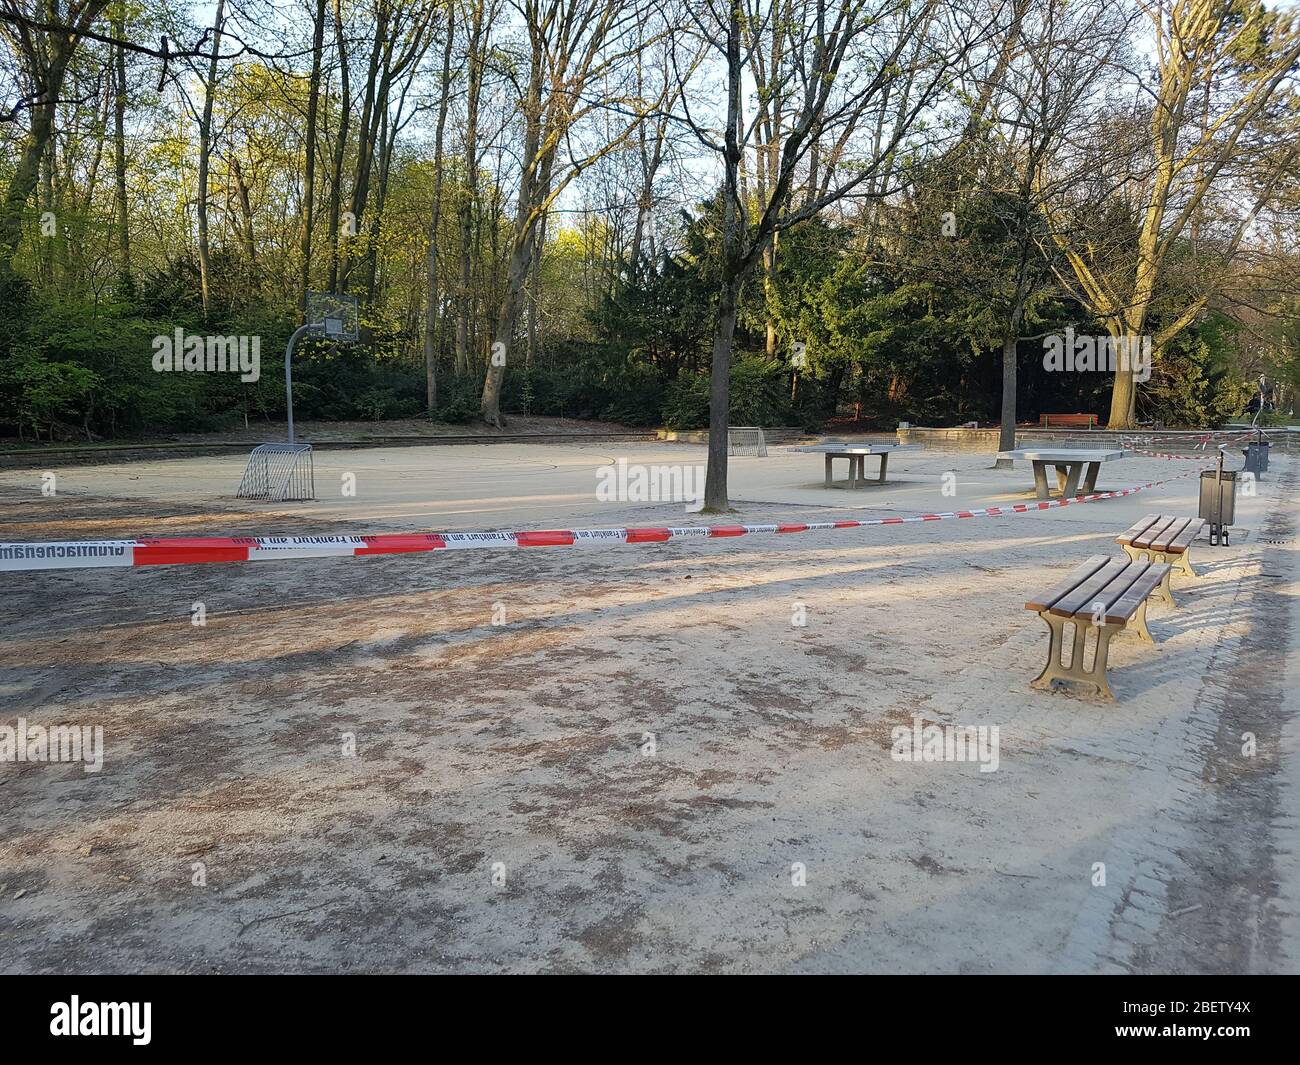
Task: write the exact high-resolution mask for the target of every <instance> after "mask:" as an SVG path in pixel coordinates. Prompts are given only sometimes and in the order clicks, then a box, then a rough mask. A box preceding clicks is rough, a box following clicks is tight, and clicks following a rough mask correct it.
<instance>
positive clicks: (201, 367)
mask: <svg viewBox="0 0 1300 1065" xmlns="http://www.w3.org/2000/svg"><path fill="white" fill-rule="evenodd" d="M153 368H154V369H155V370H156V371H157V372H158V373H181V372H185V373H238V374H239V379H240V380H241V381H243V382H245V383H246V384H251V383H252V382H254V381H256V380H257V379H258V378H259V377H261V376H262V338H261V337H260V336H252V337H245V336H231V337H223V336H199V335H197V334H194V333H191V334H190V335H189V336H186V335H185V330H183V329H181V328H180V327H179V326H177V328H176V331H175V333H174V334H173V335H172V336H156V337H154V338H153Z"/></svg>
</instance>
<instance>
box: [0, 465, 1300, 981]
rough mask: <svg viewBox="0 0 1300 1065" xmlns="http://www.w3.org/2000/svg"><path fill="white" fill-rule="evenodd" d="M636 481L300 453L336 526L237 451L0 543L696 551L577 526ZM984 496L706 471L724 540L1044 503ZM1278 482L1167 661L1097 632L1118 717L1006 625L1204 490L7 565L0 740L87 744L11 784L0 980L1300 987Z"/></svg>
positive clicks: (615, 518)
mask: <svg viewBox="0 0 1300 1065" xmlns="http://www.w3.org/2000/svg"><path fill="white" fill-rule="evenodd" d="M620 457H622V458H626V459H627V460H628V462H631V463H646V462H650V463H670V462H688V463H689V462H703V449H702V448H692V447H689V446H686V445H672V446H670V445H659V446H655V445H645V444H631V445H621V446H618V447H612V448H611V447H608V446H605V447H594V448H593V447H589V446H586V445H551V446H548V447H540V446H534V445H527V446H520V445H504V444H503V445H491V446H486V445H484V446H479V445H474V446H466V447H443V448H427V449H425V448H419V449H415V448H401V449H392V450H383V449H377V450H364V451H356V452H320V453H319V454H318V456H317V458H318V464H317V489H318V494H319V495H320V497H321V498H320V499H319V500H318V501H317V502H315V503H307V504H291V505H280V506H265V505H247V504H243V503H239V502H238V501H235V500H233V499H231V498H229V494H232V491H231V487H230V486H233V484H234V483H236V482H237V480H238V474H239V470H240V468H241V467H242V462H241V461H238V460H232V461H227V460H222V459H196V460H182V461H178V462H170V463H132V464H123V465H120V466H96V467H74V468H66V469H60V470H59V471H58V474H59V482H58V483H59V489H60V491H59V495H58V496H56V497H55V498H53V499H45V498H41V497H40V495H39V492H38V487H39V479H38V474H37V472H33V471H5V472H4V473H3V474H0V540H54V539H64V538H69V539H70V538H80V537H92V536H93V537H113V536H131V535H147V534H162V535H168V534H189V535H199V534H219V533H223V532H259V533H276V532H300V531H301V532H308V531H318V532H322V533H334V532H357V531H367V532H384V531H393V530H398V531H400V530H404V529H411V528H420V529H430V530H433V529H454V528H491V527H513V528H546V527H556V526H564V525H581V526H589V527H590V526H617V525H625V524H637V525H647V524H664V523H667V522H673V523H693V522H699V521H702V520H703V519H701V518H700V516H699V515H685V514H684V513H683V508H682V507H681V506H680V505H672V504H661V505H637V506H633V505H629V504H626V503H624V504H617V503H614V504H604V505H602V504H598V503H597V502H595V500H594V488H595V484H596V472H595V471H596V470H597V469H598V468H599V467H600V465H601V463H602V462H608V461H614V460H616V459H617V458H620ZM1235 464H1236V463H1234V465H1235ZM990 465H991V461H990V458H989V457H988V456H978V455H955V454H945V453H941V452H933V451H922V452H910V453H902V454H899V455H897V456H896V457H895V458H894V459H893V460H892V461H891V464H890V474H891V481H892V483H891V484H888V485H886V486H883V487H880V488H871V489H866V490H864V491H861V492H848V491H843V490H834V489H833V490H830V491H827V490H826V489H824V488H822V487H821V486H820V482H821V477H822V467H821V458H820V456H816V455H806V454H788V453H785V452H782V451H776V450H774V451H773V455H772V457H770V458H769V459H767V460H757V459H740V460H734V467H733V469H734V478H733V485H734V488H733V495H734V499H735V503H736V507H737V511H738V513H737V515H736V520H742V521H772V520H777V519H794V520H811V519H817V520H821V519H825V518H826V517H828V516H834V515H849V514H851V515H852V516H854V517H863V516H883V515H886V514H914V513H922V512H926V511H935V510H954V509H961V508H967V507H981V506H988V505H991V504H996V503H999V502H1001V503H1005V502H1018V501H1022V500H1025V499H1027V498H1029V497H1030V492H1029V489H1030V484H1031V476H1030V473H1029V471H1028V469H1027V468H1021V467H1019V466H1018V467H1017V468H1016V469H1014V470H1011V471H1003V470H993V469H990V468H989V467H990ZM1186 468H1187V467H1186V466H1185V465H1184V464H1181V463H1174V462H1164V461H1157V460H1147V459H1140V458H1139V459H1132V460H1126V461H1124V462H1119V463H1111V464H1108V465H1107V466H1106V467H1103V472H1102V478H1103V484H1102V487H1122V486H1124V485H1126V484H1134V483H1141V482H1144V481H1147V480H1151V479H1153V478H1157V477H1169V476H1172V475H1174V474H1176V473H1181V472H1183V471H1184V470H1185V469H1186ZM840 469H841V470H842V469H843V466H841V467H840ZM873 469H874V463H869V466H868V473H869V474H870V473H872V472H873ZM348 472H351V473H354V474H356V483H357V487H358V494H357V496H356V497H342V496H340V497H338V498H333V497H331V496H330V495H329V494H328V493H327V492H326V490H325V488H326V486H327V485H328V486H333V485H336V484H338V483H339V481H340V479H341V478H342V475H343V474H344V473H348ZM948 472H951V473H953V474H954V477H953V478H949V479H948V483H951V484H955V487H956V495H955V496H950V495H944V494H943V485H944V483H945V478H944V476H943V475H944V474H945V473H948ZM217 485H225V486H228V487H227V488H226V489H225V491H226V493H227V494H226V495H225V496H220V495H219V494H218V493H219V491H220V489H217V488H215V487H214V486H217ZM1298 485H1300V468H1298V465H1297V462H1296V460H1295V459H1294V458H1285V457H1275V458H1274V461H1273V469H1272V471H1271V472H1270V475H1269V476H1268V478H1267V479H1266V480H1265V481H1264V482H1263V483H1262V484H1261V485H1260V492H1259V495H1258V496H1257V497H1255V498H1251V499H1242V500H1240V501H1239V509H1238V515H1237V525H1238V526H1239V527H1240V528H1241V529H1243V530H1247V531H1248V532H1246V533H1245V534H1244V535H1239V536H1238V537H1237V539H1236V540H1235V541H1234V543H1233V545H1232V546H1231V547H1227V548H1210V547H1208V546H1204V545H1198V549H1197V552H1196V555H1195V558H1196V565H1197V568H1198V570H1200V572H1201V574H1202V576H1201V577H1200V579H1199V580H1196V581H1190V580H1188V579H1187V578H1181V579H1178V578H1176V579H1175V590H1176V592H1177V593H1178V594H1179V598H1180V607H1179V609H1178V610H1176V611H1169V610H1168V609H1165V608H1161V607H1158V606H1157V607H1154V608H1153V611H1152V615H1151V626H1152V630H1153V632H1154V633H1155V635H1156V638H1157V640H1158V641H1160V642H1159V643H1158V645H1157V646H1155V647H1152V646H1150V645H1146V644H1142V643H1140V642H1139V641H1138V640H1137V639H1136V638H1135V637H1134V636H1132V635H1125V636H1122V637H1120V638H1119V639H1118V640H1117V641H1116V642H1115V643H1114V644H1113V645H1112V655H1111V662H1112V666H1111V679H1112V685H1113V687H1114V688H1115V690H1116V693H1117V695H1118V697H1119V701H1118V703H1116V704H1106V703H1101V702H1098V701H1096V700H1093V699H1090V698H1086V697H1082V696H1078V695H1073V694H1069V693H1054V694H1050V695H1049V694H1042V693H1037V692H1034V691H1032V690H1031V689H1030V688H1029V687H1028V681H1029V680H1030V679H1031V678H1032V677H1033V676H1034V675H1035V674H1036V673H1037V672H1038V670H1039V668H1040V667H1041V665H1042V660H1043V658H1044V656H1045V653H1046V644H1047V639H1046V628H1045V627H1044V626H1043V624H1042V623H1041V622H1040V621H1039V620H1038V619H1037V618H1035V617H1034V616H1033V615H1032V614H1030V613H1028V612H1026V611H1024V610H1023V609H1022V606H1023V602H1024V600H1025V598H1026V596H1027V594H1029V593H1032V592H1035V591H1038V590H1040V588H1041V587H1043V586H1046V585H1049V584H1052V583H1055V581H1056V580H1057V579H1059V577H1060V575H1061V574H1062V572H1063V571H1065V570H1068V569H1069V568H1071V567H1072V566H1073V565H1074V564H1075V563H1076V562H1078V561H1080V560H1082V559H1083V558H1084V557H1086V556H1087V555H1089V554H1092V553H1096V552H1104V553H1117V548H1115V546H1114V544H1113V537H1114V535H1115V534H1116V533H1118V532H1120V531H1122V530H1123V529H1124V528H1126V527H1127V526H1128V525H1129V524H1131V523H1132V522H1133V521H1134V520H1136V519H1137V518H1138V517H1140V516H1141V515H1142V514H1144V513H1148V512H1151V511H1156V510H1158V511H1162V512H1174V513H1194V512H1195V502H1196V500H1195V490H1196V489H1195V478H1194V477H1185V478H1182V479H1180V480H1178V481H1175V482H1173V483H1170V484H1168V485H1165V486H1162V487H1161V488H1158V489H1154V490H1152V491H1150V492H1144V493H1140V494H1139V495H1137V496H1136V497H1131V498H1128V499H1120V500H1109V501H1103V502H1098V503H1093V504H1087V505H1082V506H1077V507H1074V506H1072V507H1068V508H1064V509H1058V510H1051V511H1047V512H1043V513H1035V514H1032V515H1027V516H1023V517H1015V518H1006V519H975V520H947V521H939V522H930V523H924V524H910V525H903V526H891V527H887V528H869V529H862V530H846V531H841V532H827V533H817V534H806V535H799V536H781V537H777V536H768V537H745V538H740V539H728V540H713V541H686V542H674V543H669V544H664V545H656V546H619V547H612V548H602V549H591V550H578V549H554V550H545V549H539V550H529V551H511V552H440V553H436V554H434V555H422V556H388V557H373V558H366V559H322V560H304V561H292V562H267V563H257V564H244V565H207V566H194V567H158V568H153V567H150V568H147V569H143V570H132V571H112V570H103V571H94V570H85V571H65V572H57V571H56V572H41V573H31V574H12V573H6V574H0V696H2V698H3V703H2V704H0V705H3V707H4V711H3V715H2V716H0V724H4V723H9V724H12V723H13V720H14V719H15V718H17V717H24V718H26V719H27V720H28V721H30V722H32V723H40V724H44V725H47V726H48V725H54V724H60V723H67V724H99V725H102V726H103V728H104V733H105V747H106V750H105V758H104V766H103V769H102V771H100V772H98V773H86V772H84V771H83V770H82V768H81V767H80V766H76V765H68V764H55V765H49V764H31V763H27V764H5V763H0V968H2V969H3V970H5V971H11V972H40V971H121V970H126V971H131V970H139V969H144V970H156V971H184V972H189V971H197V972H209V971H222V972H231V971H283V970H286V969H287V970H311V971H332V970H340V969H352V970H366V971H425V970H434V971H442V970H454V971H569V970H599V971H698V970H705V971H746V972H749V971H789V972H824V971H868V972H874V971H882V972H886V971H907V972H1009V971H1016V972H1019V971H1032V972H1095V971H1116V972H1122V971H1131V972H1136V971H1169V970H1175V971H1214V972H1222V971H1233V972H1237V971H1241V972H1247V971H1250V972H1260V971H1297V970H1300V952H1297V943H1296V934H1295V933H1296V928H1295V923H1296V922H1295V917H1294V914H1295V913H1296V909H1297V898H1296V892H1297V888H1296V880H1297V876H1296V874H1297V867H1296V864H1295V855H1296V853H1297V852H1298V851H1300V848H1297V847H1296V842H1297V841H1296V828H1297V823H1298V821H1297V815H1300V798H1298V797H1297V791H1300V788H1298V787H1296V786H1293V784H1294V782H1295V781H1296V780H1297V779H1300V778H1298V776H1297V774H1296V772H1295V764H1294V759H1295V757H1296V754H1295V750H1294V746H1295V745H1294V717H1295V714H1296V710H1297V705H1296V697H1295V695H1294V692H1295V691H1296V690H1297V688H1296V686H1295V675H1294V670H1295V668H1296V661H1297V658H1298V657H1300V655H1297V652H1296V647H1297V643H1298V641H1300V583H1298V582H1300V551H1298V548H1297V544H1296V541H1295V537H1296V535H1297V532H1296V524H1297V518H1298V516H1300V514H1298V512H1300V504H1298V503H1297V495H1298V493H1297V486H1298ZM1273 541H1276V543H1275V542H1273ZM196 603H202V604H203V606H204V609H205V610H206V622H207V623H206V625H204V626H202V627H198V626H195V625H193V624H191V617H192V611H193V608H194V604H196ZM801 611H802V614H803V615H806V625H803V626H798V625H795V624H793V623H792V622H793V620H794V619H795V618H796V617H797V616H800V614H801ZM1288 670H1291V671H1292V673H1291V674H1290V675H1288ZM918 719H919V720H921V721H923V722H926V723H931V722H933V723H951V724H963V725H984V726H997V727H998V729H999V735H1000V748H999V763H998V768H997V770H996V771H995V772H980V771H979V767H978V766H977V765H975V764H972V763H952V762H928V763H905V762H899V761H895V760H893V759H892V758H891V730H892V729H893V728H894V727H896V726H910V725H912V723H913V722H914V721H916V720H918ZM1245 732H1251V733H1253V734H1254V735H1255V736H1256V737H1257V748H1258V750H1257V753H1256V754H1255V755H1254V756H1253V757H1245V756H1243V755H1242V752H1241V748H1242V738H1241V737H1242V734H1243V733H1245ZM349 738H350V739H351V742H354V744H355V753H354V754H353V753H345V747H346V746H347V745H348V744H349ZM1287 744H1289V746H1285V745H1287ZM1283 750H1286V751H1288V752H1289V753H1287V755H1286V756H1285V757H1283V755H1282V753H1281V752H1282V751H1283ZM1097 863H1104V865H1105V870H1106V878H1105V883H1104V884H1096V883H1095V881H1096V879H1097V872H1096V866H1097ZM200 867H201V872H202V874H203V879H205V881H206V882H205V883H203V884H196V883H195V882H194V881H195V879H196V878H197V877H198V874H199V871H200ZM800 870H802V871H803V873H804V877H803V878H802V879H804V880H806V882H805V883H802V884H796V883H795V882H794V881H796V880H800V879H801V878H800V876H799V875H798V874H799V872H800Z"/></svg>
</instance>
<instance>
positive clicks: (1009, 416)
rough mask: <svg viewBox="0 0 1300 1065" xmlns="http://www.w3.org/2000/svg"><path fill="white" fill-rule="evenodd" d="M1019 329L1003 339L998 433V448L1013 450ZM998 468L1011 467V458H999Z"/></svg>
mask: <svg viewBox="0 0 1300 1065" xmlns="http://www.w3.org/2000/svg"><path fill="white" fill-rule="evenodd" d="M1018 332H1019V331H1018V330H1016V331H1013V332H1011V333H1009V334H1008V335H1007V336H1006V337H1005V338H1003V341H1002V427H1001V431H1000V432H999V433H998V450H999V451H1012V450H1014V449H1015V446H1016V342H1017V340H1018V339H1019V337H1018ZM996 465H997V468H998V469H1010V468H1011V460H1010V459H998V460H997V464H996Z"/></svg>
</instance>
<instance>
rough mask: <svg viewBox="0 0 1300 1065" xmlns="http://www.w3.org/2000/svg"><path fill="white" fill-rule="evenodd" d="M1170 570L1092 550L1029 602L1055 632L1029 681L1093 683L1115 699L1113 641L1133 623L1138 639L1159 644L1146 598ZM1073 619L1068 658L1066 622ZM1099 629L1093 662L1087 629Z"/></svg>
mask: <svg viewBox="0 0 1300 1065" xmlns="http://www.w3.org/2000/svg"><path fill="white" fill-rule="evenodd" d="M1168 575H1169V565H1168V564H1167V563H1151V562H1145V561H1124V560H1121V559H1108V558H1107V557H1106V556H1105V555H1093V556H1092V557H1091V558H1090V559H1088V561H1087V562H1085V563H1083V565H1081V566H1079V567H1078V569H1076V570H1075V571H1074V572H1073V573H1071V574H1070V575H1069V577H1067V578H1066V579H1065V580H1064V581H1062V582H1061V583H1060V584H1058V585H1057V586H1056V587H1055V588H1052V589H1051V590H1050V591H1048V592H1045V593H1043V594H1042V595H1040V596H1037V597H1035V598H1033V599H1031V600H1029V602H1027V603H1026V604H1025V609H1026V610H1033V611H1035V612H1037V614H1038V616H1039V617H1040V618H1042V619H1043V621H1044V623H1045V624H1046V625H1047V628H1048V631H1049V633H1050V637H1051V639H1050V642H1049V644H1048V648H1047V664H1046V665H1045V666H1043V670H1042V672H1041V673H1039V674H1038V676H1037V677H1035V678H1034V679H1033V680H1032V681H1030V684H1031V686H1032V687H1034V688H1039V689H1044V690H1050V689H1051V687H1052V685H1053V684H1054V683H1055V682H1056V681H1058V680H1060V681H1071V682H1074V683H1079V684H1088V685H1091V686H1092V687H1094V688H1095V689H1096V690H1097V694H1098V695H1100V696H1101V697H1102V698H1103V699H1107V700H1110V701H1114V699H1115V694H1114V692H1112V691H1111V689H1110V684H1109V682H1108V681H1107V679H1106V661H1107V657H1108V655H1109V652H1110V641H1111V640H1112V639H1114V637H1115V636H1116V635H1117V634H1118V633H1120V632H1123V631H1124V630H1125V629H1126V628H1129V627H1130V626H1131V627H1132V628H1133V629H1134V631H1136V632H1137V634H1138V638H1139V639H1142V640H1145V641H1146V642H1148V643H1154V642H1155V640H1154V639H1153V638H1152V636H1151V630H1150V629H1149V628H1147V600H1148V599H1149V598H1150V597H1151V595H1152V594H1153V593H1154V592H1156V591H1157V590H1158V589H1159V587H1160V585H1161V582H1162V581H1164V580H1166V578H1167V577H1168ZM1067 624H1073V626H1074V632H1073V634H1072V637H1071V639H1070V643H1071V648H1070V656H1069V661H1068V662H1067V661H1066V658H1065V645H1066V635H1065V626H1066V625H1067ZM1090 632H1093V633H1096V639H1095V640H1094V641H1093V647H1092V664H1091V665H1090V666H1089V665H1088V664H1087V661H1088V656H1087V654H1086V652H1087V643H1088V634H1089V633H1090Z"/></svg>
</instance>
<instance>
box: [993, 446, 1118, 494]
mask: <svg viewBox="0 0 1300 1065" xmlns="http://www.w3.org/2000/svg"><path fill="white" fill-rule="evenodd" d="M1133 454H1134V452H1132V451H1126V450H1125V449H1124V448H1078V447H1022V448H1017V449H1016V450H1015V451H999V452H998V458H1000V459H1024V460H1026V461H1028V462H1032V463H1033V464H1034V489H1035V491H1037V493H1038V498H1039V499H1050V498H1051V497H1052V493H1051V490H1050V489H1049V488H1048V487H1047V467H1048V466H1053V467H1055V468H1056V487H1057V490H1058V491H1059V492H1060V493H1061V495H1062V496H1074V495H1079V494H1080V492H1079V477H1080V476H1081V475H1083V493H1082V494H1084V495H1087V494H1088V493H1090V492H1094V491H1096V489H1097V471H1098V470H1099V469H1101V464H1102V463H1103V462H1114V461H1115V460H1116V459H1127V458H1132V457H1133ZM1085 466H1087V467H1088V472H1087V474H1086V475H1084V474H1083V468H1084V467H1085Z"/></svg>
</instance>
